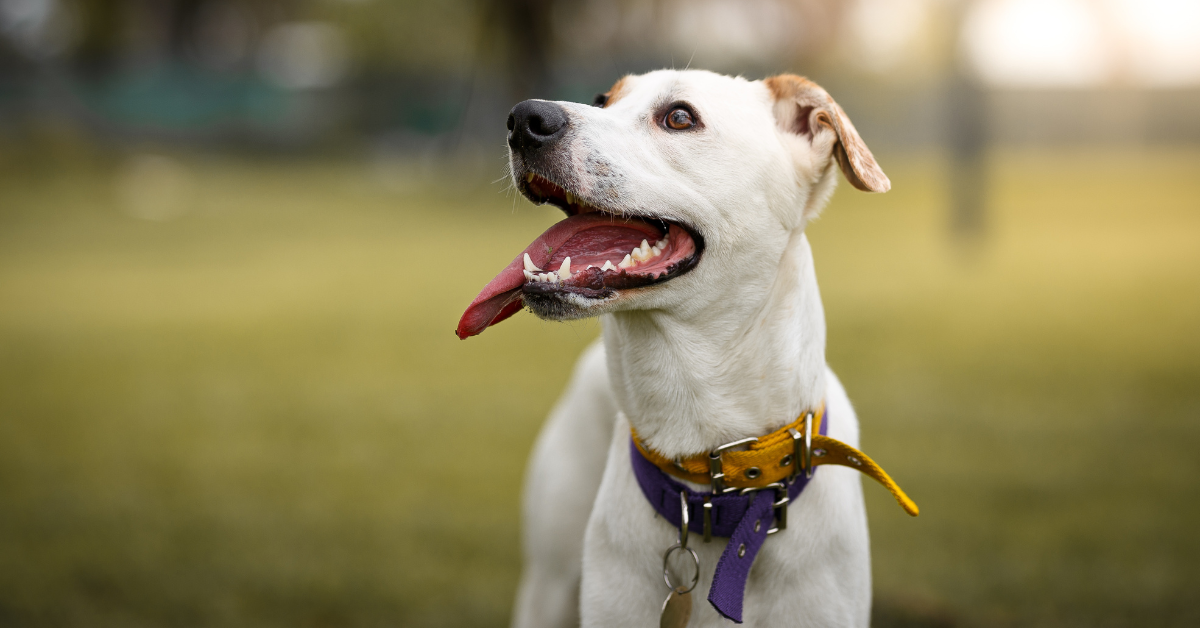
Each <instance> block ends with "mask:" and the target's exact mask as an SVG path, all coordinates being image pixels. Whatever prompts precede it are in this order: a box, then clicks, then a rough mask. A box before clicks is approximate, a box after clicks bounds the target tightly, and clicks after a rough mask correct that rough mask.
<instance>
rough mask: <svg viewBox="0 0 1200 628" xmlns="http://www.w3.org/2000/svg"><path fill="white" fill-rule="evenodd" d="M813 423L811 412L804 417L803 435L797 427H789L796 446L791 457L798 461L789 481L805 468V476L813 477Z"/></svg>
mask: <svg viewBox="0 0 1200 628" xmlns="http://www.w3.org/2000/svg"><path fill="white" fill-rule="evenodd" d="M812 424H813V413H812V412H809V413H808V414H807V415H805V417H804V434H803V435H801V434H800V432H798V431H796V428H794V427H791V428H788V433H789V434H791V435H792V443H793V447H794V450H793V453H792V456H791V457H792V459H794V460H795V461H796V466H795V467H794V468H793V470H792V475H791V477H790V478H789V479H788V483H791V482H792V481H793V480H795V479H796V476H797V475H799V474H800V470H801V469H803V470H804V477H805V478H812V474H813V466H812V456H813V449H812Z"/></svg>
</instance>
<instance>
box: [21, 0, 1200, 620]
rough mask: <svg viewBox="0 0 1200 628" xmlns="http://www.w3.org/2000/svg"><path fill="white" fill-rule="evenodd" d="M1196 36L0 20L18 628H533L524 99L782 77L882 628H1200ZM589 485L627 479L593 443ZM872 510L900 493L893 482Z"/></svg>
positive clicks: (1192, 16)
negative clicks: (517, 295)
mask: <svg viewBox="0 0 1200 628" xmlns="http://www.w3.org/2000/svg"><path fill="white" fill-rule="evenodd" d="M1198 34H1200V1H1198V0H978V1H968V0H962V1H954V0H846V1H840V2H839V1H835V0H692V1H690V2H683V1H679V0H512V1H504V0H441V1H438V2H433V1H431V0H430V1H424V2H418V1H411V0H241V1H234V0H0V625H2V626H75V625H86V626H218V625H220V626H228V625H254V626H313V627H317V626H502V625H505V624H506V623H507V621H508V616H509V613H510V610H511V600H512V597H513V593H514V591H515V586H516V578H517V576H518V573H519V568H520V554H519V547H518V530H519V517H518V498H519V492H520V483H521V476H522V472H523V466H524V463H525V459H526V457H527V455H528V452H529V450H530V447H531V444H532V441H533V438H534V437H535V435H536V433H537V430H538V428H539V426H540V424H541V421H542V419H543V417H544V416H545V414H546V412H547V411H548V409H549V407H550V406H551V404H552V403H553V402H554V400H555V397H556V395H557V392H558V391H559V390H560V389H561V387H562V386H563V385H564V383H565V381H566V378H567V377H568V375H569V373H570V369H571V368H572V364H573V362H574V359H575V357H576V356H577V355H578V353H579V352H580V350H581V349H582V348H583V347H584V346H586V345H587V344H588V343H589V342H591V341H592V340H593V339H594V338H595V337H596V336H597V335H598V333H599V326H598V324H597V323H596V322H594V321H591V322H581V323H572V324H551V323H544V322H540V321H538V320H536V319H535V318H533V317H532V316H530V315H529V314H527V313H526V314H521V315H518V316H516V317H514V318H513V319H512V320H511V321H510V322H506V323H505V324H504V325H501V326H499V327H497V328H495V329H492V330H490V331H489V332H488V333H486V334H484V335H482V336H480V337H478V338H473V339H470V340H469V341H466V342H460V341H458V340H457V339H456V338H455V337H454V335H453V333H452V330H453V329H454V327H455V325H456V323H457V320H458V316H459V315H460V314H461V312H462V310H463V308H464V307H465V306H466V304H467V303H468V302H470V300H471V299H472V298H473V297H474V295H475V294H476V292H477V291H478V290H479V289H480V288H481V287H482V286H483V285H484V283H485V282H486V281H487V280H488V279H490V278H491V277H492V276H493V275H494V274H495V273H496V272H497V271H498V270H499V269H500V268H501V267H502V266H503V265H505V264H506V263H507V262H508V261H509V260H511V259H512V257H513V255H514V254H515V253H516V252H518V251H520V250H521V249H522V248H523V247H524V246H525V245H526V243H528V242H529V241H530V240H532V239H533V237H535V236H536V235H537V234H539V233H540V232H541V231H542V230H544V229H545V228H546V227H547V226H549V225H550V224H552V223H553V222H555V221H556V220H558V219H559V218H560V214H559V212H557V210H554V209H552V208H547V207H534V206H532V205H530V204H529V203H528V202H526V201H524V200H523V199H521V198H519V197H518V196H517V195H515V194H514V193H513V192H512V191H511V190H510V188H509V186H508V183H507V181H505V180H504V179H503V176H504V172H505V169H504V166H505V163H506V158H507V157H506V149H505V146H504V133H505V130H504V119H505V115H506V113H507V111H508V109H509V108H510V107H511V106H512V105H513V104H515V103H516V102H518V101H519V100H522V99H524V98H528V97H534V96H537V97H542V98H552V99H562V100H575V101H580V102H590V101H591V98H592V97H593V95H594V94H595V93H597V92H602V91H605V90H606V89H607V88H608V86H610V85H611V84H612V83H613V82H614V81H615V80H616V79H618V78H619V77H620V76H622V75H623V74H626V73H636V72H642V71H646V70H650V69H656V68H662V67H675V68H683V67H689V66H690V67H693V68H706V69H712V70H716V71H720V72H725V73H736V74H743V75H745V76H747V77H751V78H761V77H764V76H768V75H770V74H773V73H777V72H783V71H792V72H797V73H800V74H805V75H808V76H810V77H812V78H814V79H815V80H817V81H818V82H819V83H820V84H822V85H823V86H824V87H826V88H827V89H828V90H829V91H830V92H831V93H832V94H833V96H834V97H835V98H836V99H837V100H838V101H839V102H840V103H841V105H842V106H843V108H844V109H845V110H846V111H847V112H848V113H849V115H850V117H851V118H852V119H853V121H854V122H855V124H856V126H857V127H858V129H859V130H860V132H861V134H862V136H863V138H864V139H865V140H866V142H867V143H868V145H870V146H871V148H872V149H873V150H874V152H875V154H876V156H877V157H878V158H879V161H880V163H881V165H882V166H883V168H884V170H885V171H886V172H887V173H888V174H889V175H890V177H891V179H892V182H893V191H892V192H890V193H888V194H886V195H866V194H862V193H858V192H856V191H854V190H853V189H852V188H850V186H848V185H844V184H843V185H842V186H841V189H840V190H839V191H838V193H837V194H836V196H835V197H834V200H833V201H832V203H831V205H830V206H829V207H828V208H827V210H826V212H825V214H824V216H823V217H822V218H821V219H820V220H819V221H818V222H816V223H815V224H813V225H812V226H811V227H810V228H809V237H810V238H811V240H812V243H813V247H814V249H815V251H816V260H817V269H818V275H819V278H820V282H821V285H822V294H823V298H824V300H825V306H826V310H827V318H828V321H829V345H828V359H829V362H830V364H831V365H832V366H833V368H834V369H835V370H836V371H837V372H838V373H839V374H840V376H841V378H842V380H843V382H844V383H845V385H846V387H847V389H848V390H849V392H850V395H851V398H852V399H853V400H854V401H855V403H856V404H857V406H858V410H859V415H860V420H861V422H862V425H863V434H864V438H863V447H864V449H865V450H866V451H868V452H870V453H871V454H872V456H873V457H875V458H876V459H877V460H879V461H880V462H881V463H882V464H883V465H884V466H885V467H887V468H888V469H889V471H890V472H891V473H892V474H893V475H894V476H895V477H896V478H897V479H898V480H899V481H900V482H901V484H902V485H904V486H905V488H906V489H907V490H908V491H909V493H910V495H912V496H913V497H914V498H915V499H916V501H917V502H918V503H920V504H921V507H922V515H921V517H920V518H918V519H909V518H908V517H906V516H905V515H903V514H902V513H901V512H900V511H899V509H897V508H895V507H894V505H892V503H891V498H890V497H889V496H888V494H887V493H886V492H885V491H882V490H881V489H879V488H878V487H875V486H874V485H869V486H867V487H866V495H867V500H868V508H869V511H870V514H871V533H872V538H873V553H874V569H875V571H874V577H875V594H876V603H875V609H874V624H875V625H876V626H898V627H908V626H934V627H942V628H945V627H957V626H964V627H968V626H984V627H991V626H1016V625H1021V626H1089V627H1090V626H1132V625H1138V626H1196V625H1200V601H1197V600H1198V598H1197V596H1196V583H1197V582H1200V540H1198V539H1200V536H1197V535H1196V534H1195V530H1197V529H1200V473H1198V472H1200V458H1198V457H1197V456H1196V454H1195V451H1196V449H1197V447H1198V446H1200V421H1198V419H1200V322H1198V321H1200V293H1198V288H1200V35H1198ZM597 445H598V446H603V444H600V443H598V444H597ZM868 484H870V483H869V482H868Z"/></svg>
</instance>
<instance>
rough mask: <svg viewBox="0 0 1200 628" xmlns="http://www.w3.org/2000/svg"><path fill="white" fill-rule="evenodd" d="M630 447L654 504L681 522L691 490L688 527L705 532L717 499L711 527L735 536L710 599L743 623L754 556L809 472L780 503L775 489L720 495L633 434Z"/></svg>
mask: <svg viewBox="0 0 1200 628" xmlns="http://www.w3.org/2000/svg"><path fill="white" fill-rule="evenodd" d="M827 425H829V415H828V414H826V416H825V420H823V421H821V427H820V434H821V435H822V436H824V435H825V432H826V429H825V428H826V426H827ZM629 449H630V458H631V459H632V461H633V474H634V475H635V476H637V481H638V485H639V486H641V487H642V493H643V494H644V495H645V496H646V499H647V500H648V501H649V502H650V505H651V506H653V507H654V510H655V511H657V512H658V514H660V515H662V517H663V519H666V520H667V521H668V522H670V523H671V524H672V525H674V526H675V527H676V528H678V527H679V519H680V516H681V515H682V513H681V512H680V507H679V494H680V493H681V492H682V493H684V494H685V495H686V496H687V504H688V530H689V531H691V532H696V533H698V534H705V530H704V521H705V517H704V514H705V513H704V510H705V504H706V503H707V504H711V505H710V506H709V509H710V513H709V515H710V521H711V529H710V530H709V533H711V535H712V536H720V537H729V543H728V544H727V545H726V546H725V551H724V552H722V553H721V558H720V560H718V561H717V570H716V572H715V573H714V574H713V582H712V588H710V589H709V590H708V601H709V603H710V604H712V605H713V608H715V609H717V612H718V613H720V614H721V616H723V617H725V618H726V619H731V620H733V621H734V622H736V623H739V624H740V623H742V599H743V597H744V596H745V592H746V578H747V577H749V575H750V567H751V566H752V565H753V564H754V557H755V556H757V555H758V550H759V548H761V547H762V544H763V541H765V540H766V539H767V533H768V531H771V529H772V528H773V527H774V523H775V508H776V507H777V506H778V507H781V508H787V504H788V503H790V502H791V501H795V500H796V498H797V497H798V496H799V495H800V493H801V491H803V490H804V487H805V486H808V482H809V478H808V477H806V476H805V475H804V474H798V475H797V476H796V477H795V479H794V481H792V482H791V483H790V484H788V486H787V497H788V500H789V501H787V502H783V501H782V500H780V503H777V502H776V500H775V497H776V495H775V491H770V490H764V491H757V492H752V493H748V494H745V495H743V494H741V493H740V492H736V491H735V492H730V493H725V494H722V495H714V494H713V493H710V492H707V491H705V492H697V491H693V490H692V489H690V488H688V487H687V486H684V485H683V484H681V483H680V482H677V481H676V480H674V479H672V478H671V477H669V476H668V475H667V474H666V473H664V472H663V471H662V470H661V469H659V468H658V467H656V466H655V465H654V463H653V462H650V461H649V460H647V459H646V457H645V456H643V455H642V452H640V451H638V448H637V445H635V444H634V442H633V439H630V441H629ZM814 472H815V469H814ZM706 536H707V534H706Z"/></svg>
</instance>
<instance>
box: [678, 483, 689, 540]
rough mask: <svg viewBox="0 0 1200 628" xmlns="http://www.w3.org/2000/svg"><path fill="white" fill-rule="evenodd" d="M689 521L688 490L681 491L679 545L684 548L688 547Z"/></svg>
mask: <svg viewBox="0 0 1200 628" xmlns="http://www.w3.org/2000/svg"><path fill="white" fill-rule="evenodd" d="M688 523H689V517H688V503H687V492H685V491H679V546H680V547H682V548H683V549H687V548H688V546H687V542H688Z"/></svg>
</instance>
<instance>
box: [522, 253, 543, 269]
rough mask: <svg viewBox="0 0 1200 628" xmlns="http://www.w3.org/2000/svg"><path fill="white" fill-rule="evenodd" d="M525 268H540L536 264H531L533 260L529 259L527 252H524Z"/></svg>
mask: <svg viewBox="0 0 1200 628" xmlns="http://www.w3.org/2000/svg"><path fill="white" fill-rule="evenodd" d="M525 270H530V271H532V270H541V269H540V268H538V267H537V266H535V265H534V264H533V260H531V259H529V254H528V253H526V254H525Z"/></svg>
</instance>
